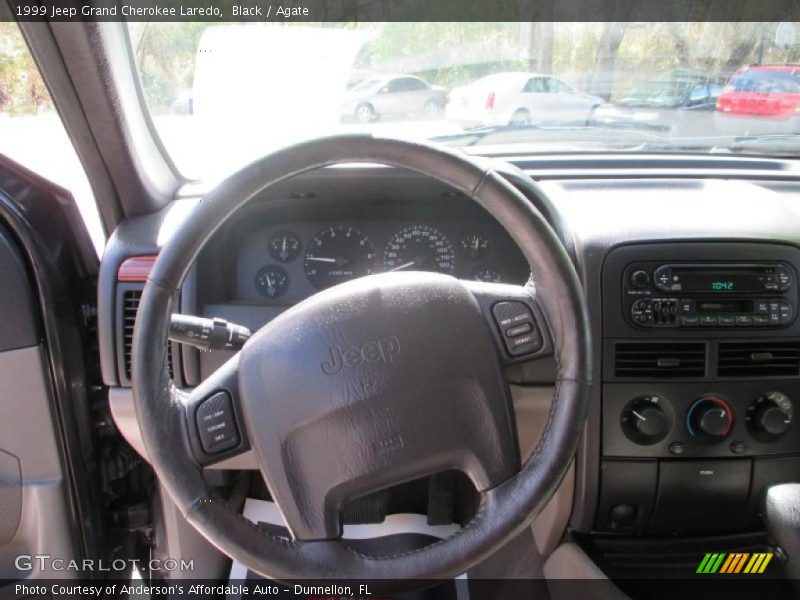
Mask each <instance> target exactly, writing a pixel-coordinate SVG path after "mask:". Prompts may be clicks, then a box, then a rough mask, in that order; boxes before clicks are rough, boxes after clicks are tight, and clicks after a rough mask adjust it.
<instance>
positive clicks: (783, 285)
mask: <svg viewBox="0 0 800 600" xmlns="http://www.w3.org/2000/svg"><path fill="white" fill-rule="evenodd" d="M778 283H779V285H780V290H781V291H782V292H785V291H786V290H788V289H789V288H790V287H792V276H791V274H790V273H789V270H788V269H787V268H786V267H778Z"/></svg>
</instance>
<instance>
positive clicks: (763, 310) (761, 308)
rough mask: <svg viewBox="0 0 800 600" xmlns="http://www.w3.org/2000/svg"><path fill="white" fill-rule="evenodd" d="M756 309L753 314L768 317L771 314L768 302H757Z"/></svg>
mask: <svg viewBox="0 0 800 600" xmlns="http://www.w3.org/2000/svg"><path fill="white" fill-rule="evenodd" d="M754 304H755V309H754V310H753V312H754V313H755V314H757V315H767V314H769V302H768V301H767V300H756V301H755V302H754Z"/></svg>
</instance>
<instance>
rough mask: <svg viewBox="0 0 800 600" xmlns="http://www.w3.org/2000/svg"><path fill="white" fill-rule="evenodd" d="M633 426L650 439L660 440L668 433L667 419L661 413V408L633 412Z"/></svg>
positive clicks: (653, 407)
mask: <svg viewBox="0 0 800 600" xmlns="http://www.w3.org/2000/svg"><path fill="white" fill-rule="evenodd" d="M631 414H632V416H633V417H634V418H633V426H634V427H636V430H637V431H638V432H639V433H641V434H642V435H643V436H646V437H649V438H660V437H662V436H663V435H664V434H665V433H666V432H667V426H668V425H669V423H668V422H667V417H666V416H665V415H664V413H663V412H661V409H660V408H657V407H655V406H651V407H648V408H642V409H641V410H638V411H637V410H633V411H631Z"/></svg>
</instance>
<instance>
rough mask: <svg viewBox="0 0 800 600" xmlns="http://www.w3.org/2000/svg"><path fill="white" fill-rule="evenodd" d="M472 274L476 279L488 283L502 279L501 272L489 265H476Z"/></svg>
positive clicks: (498, 281)
mask: <svg viewBox="0 0 800 600" xmlns="http://www.w3.org/2000/svg"><path fill="white" fill-rule="evenodd" d="M472 276H473V277H474V278H475V279H476V280H477V281H486V282H488V283H502V281H503V274H502V273H501V272H500V271H498V270H497V269H492V268H491V267H478V268H477V269H475V272H474V273H473V274H472Z"/></svg>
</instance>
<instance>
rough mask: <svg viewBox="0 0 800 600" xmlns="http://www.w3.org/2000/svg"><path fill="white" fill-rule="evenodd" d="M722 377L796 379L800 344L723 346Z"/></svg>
mask: <svg viewBox="0 0 800 600" xmlns="http://www.w3.org/2000/svg"><path fill="white" fill-rule="evenodd" d="M717 375H719V376H720V377H796V376H798V375H800V342H720V344H719V361H718V363H717Z"/></svg>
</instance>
